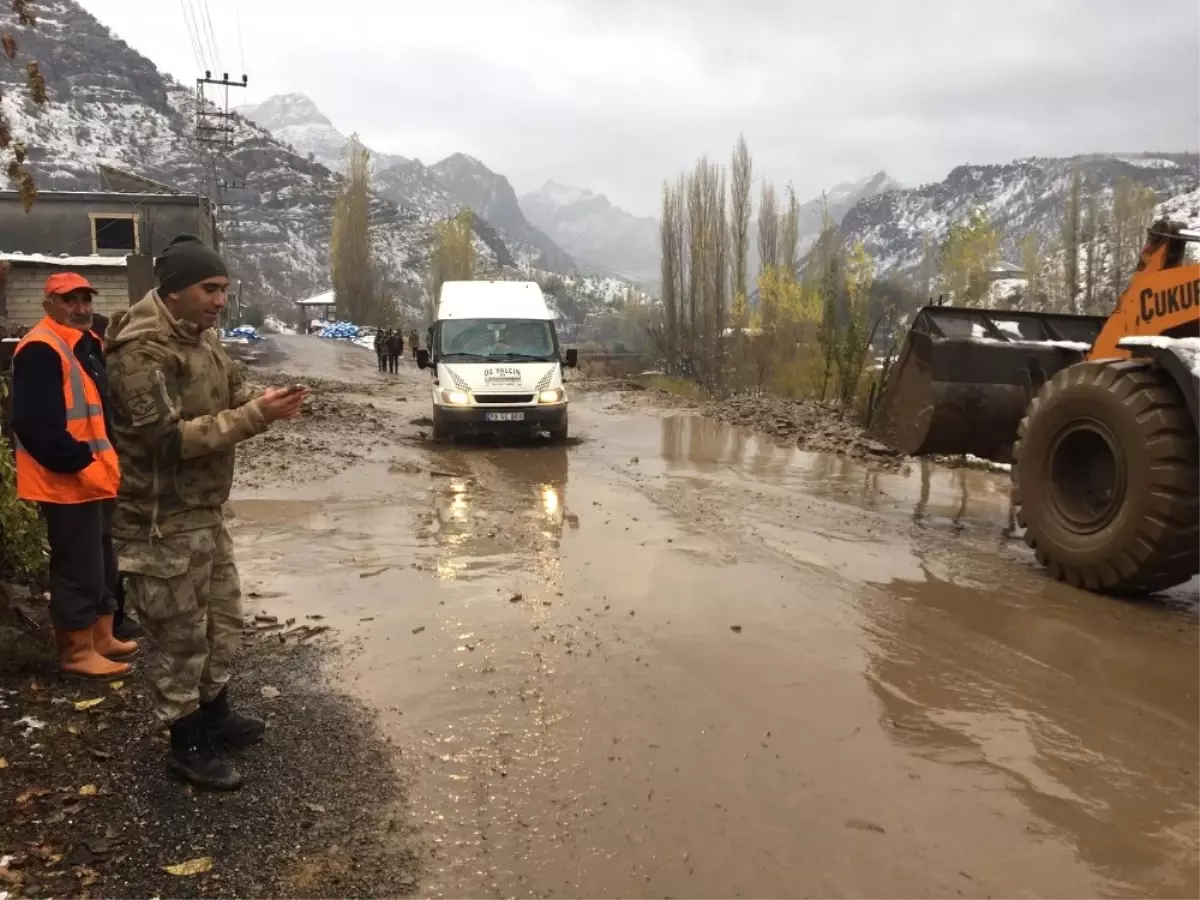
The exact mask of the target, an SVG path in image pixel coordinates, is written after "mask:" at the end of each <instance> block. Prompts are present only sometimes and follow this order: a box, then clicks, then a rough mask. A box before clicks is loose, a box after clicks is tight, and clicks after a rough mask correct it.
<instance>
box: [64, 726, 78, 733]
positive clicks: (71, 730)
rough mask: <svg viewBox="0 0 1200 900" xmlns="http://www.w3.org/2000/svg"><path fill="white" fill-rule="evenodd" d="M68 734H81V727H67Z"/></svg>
mask: <svg viewBox="0 0 1200 900" xmlns="http://www.w3.org/2000/svg"><path fill="white" fill-rule="evenodd" d="M67 734H79V726H78V725H68V726H67Z"/></svg>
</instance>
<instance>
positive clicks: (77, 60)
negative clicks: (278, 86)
mask: <svg viewBox="0 0 1200 900" xmlns="http://www.w3.org/2000/svg"><path fill="white" fill-rule="evenodd" d="M37 11H38V23H37V25H36V26H34V27H33V28H22V27H19V26H17V25H16V22H15V17H14V15H13V14H12V13H11V12H10V11H9V10H8V9H7V8H5V9H4V11H3V12H0V22H3V24H4V27H6V28H11V29H12V30H13V31H14V32H15V34H16V36H17V41H18V44H19V46H20V48H21V52H22V54H25V55H28V57H29V58H31V59H36V60H38V62H39V64H40V65H41V69H42V72H43V73H44V75H45V77H46V81H47V89H48V93H49V98H50V101H49V103H47V104H46V105H45V106H44V107H41V108H36V107H34V106H33V105H32V104H31V103H30V102H29V101H27V100H26V99H25V92H24V90H23V83H24V78H23V76H22V74H21V73H20V72H19V70H18V69H17V67H15V66H5V67H0V88H3V100H0V102H2V103H3V104H4V109H5V112H6V113H7V114H8V117H9V120H10V122H11V123H12V129H13V133H14V136H15V137H16V138H17V139H22V140H25V141H27V142H28V145H29V147H30V151H29V159H30V162H31V168H32V169H33V171H34V173H35V175H36V177H37V180H38V186H39V188H41V189H43V190H51V189H57V190H97V189H99V188H100V179H99V174H98V171H97V166H98V165H100V164H106V165H111V166H115V167H117V168H121V169H126V170H129V171H131V172H134V173H136V174H138V175H142V176H145V177H148V178H152V179H154V180H156V181H159V182H162V183H164V184H167V185H170V186H172V187H174V188H176V189H178V190H181V191H186V192H196V193H201V194H205V195H207V196H210V197H211V196H215V195H216V194H217V191H216V187H215V185H214V184H213V178H212V169H211V165H212V158H213V157H212V156H211V155H210V153H211V151H210V150H209V149H208V148H206V147H204V146H202V145H200V144H198V143H197V141H196V140H195V122H196V103H197V99H196V95H195V91H194V90H193V89H191V88H185V87H184V86H182V85H180V84H178V83H177V82H175V81H173V80H171V79H170V78H168V77H166V76H164V75H163V74H162V73H160V72H159V71H158V70H157V69H156V68H155V66H154V65H153V63H151V62H150V61H149V60H148V59H146V58H145V57H143V56H142V55H141V54H139V53H137V52H136V51H134V50H133V49H132V48H130V47H129V46H128V45H127V44H126V43H125V42H124V41H122V40H120V39H119V38H117V37H116V36H115V35H113V34H112V33H111V32H110V31H109V30H108V29H107V28H105V27H104V25H102V24H101V23H100V22H98V21H97V20H96V19H95V18H94V17H93V16H92V15H91V14H90V13H88V12H87V11H86V10H84V9H83V8H82V7H81V6H79V4H78V3H75V2H73V0H53V2H45V3H39V4H38V7H37ZM233 122H234V132H233V134H232V135H231V136H230V145H229V147H228V148H221V149H220V151H219V155H218V172H219V174H220V176H221V177H222V178H224V179H229V180H230V181H238V182H241V183H244V187H240V188H237V189H230V190H228V191H227V192H225V194H224V196H223V198H222V199H223V200H224V201H225V203H226V204H228V206H227V207H226V209H225V210H224V211H223V215H222V221H221V231H222V237H223V240H224V252H225V253H226V255H227V256H228V257H229V259H230V261H231V263H232V266H233V268H234V270H235V272H236V274H237V275H238V276H239V277H240V278H241V279H242V280H243V282H244V284H245V291H246V298H247V300H248V301H249V302H251V303H263V304H264V305H275V306H277V307H278V308H282V307H283V305H284V304H286V303H287V302H288V301H291V300H294V299H297V298H300V297H304V296H308V295H311V294H314V293H316V292H317V291H319V290H321V289H323V288H324V287H326V286H327V285H328V280H329V241H330V227H331V219H332V210H333V202H334V198H335V196H336V194H337V191H338V185H339V182H338V178H337V176H335V175H334V173H332V172H331V171H330V170H329V169H328V168H327V167H326V166H324V165H322V164H321V163H319V162H316V161H312V160H309V159H307V158H306V157H304V156H300V155H299V154H297V153H296V152H294V151H293V150H292V148H290V147H288V146H285V145H284V144H282V143H281V142H280V141H278V140H277V139H276V138H275V137H273V136H272V135H271V134H270V133H269V132H268V131H266V130H265V129H263V128H260V127H258V126H257V125H254V124H253V123H250V122H249V121H247V120H244V119H235V120H233ZM372 206H373V208H372V211H371V237H372V241H373V244H374V247H375V251H376V257H377V259H378V260H379V263H380V268H381V274H382V276H383V278H384V280H385V283H386V284H388V285H390V286H391V287H392V288H393V289H394V290H395V291H396V292H397V293H399V292H400V290H401V289H402V288H403V287H404V286H405V285H408V286H410V287H414V288H415V287H416V286H417V285H419V284H420V283H421V279H422V275H423V272H424V269H425V267H426V265H427V259H428V254H429V251H430V247H431V240H432V234H433V225H434V221H435V219H434V217H431V216H427V215H423V214H421V213H420V212H417V211H413V210H408V209H401V208H400V207H398V206H397V205H396V204H395V203H393V202H390V201H388V200H386V199H385V198H382V197H375V198H373V200H372ZM147 249H148V250H149V251H150V252H154V251H155V250H156V249H159V248H154V247H148V248H147Z"/></svg>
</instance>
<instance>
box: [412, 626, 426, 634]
mask: <svg viewBox="0 0 1200 900" xmlns="http://www.w3.org/2000/svg"><path fill="white" fill-rule="evenodd" d="M424 630H425V626H424V625H418V626H417V627H416V628H414V629H413V634H420V633H421V632H422V631H424Z"/></svg>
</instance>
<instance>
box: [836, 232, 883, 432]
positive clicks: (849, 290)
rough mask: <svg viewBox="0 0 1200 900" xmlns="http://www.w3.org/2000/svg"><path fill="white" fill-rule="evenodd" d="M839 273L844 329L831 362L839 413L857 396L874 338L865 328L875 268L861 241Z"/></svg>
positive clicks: (854, 247) (871, 330)
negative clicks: (836, 385)
mask: <svg viewBox="0 0 1200 900" xmlns="http://www.w3.org/2000/svg"><path fill="white" fill-rule="evenodd" d="M842 272H843V278H844V285H845V299H846V310H845V325H844V327H843V328H842V329H841V332H840V335H839V340H838V348H837V351H836V352H835V355H834V362H835V364H836V366H837V371H838V384H839V391H838V394H839V397H840V399H841V403H842V409H843V410H845V409H846V408H847V407H849V406H851V405H852V404H853V403H854V401H855V399H856V398H857V396H858V386H859V382H860V381H861V380H862V373H863V368H864V367H865V365H866V361H867V353H868V351H869V350H870V347H871V342H872V341H873V340H874V337H875V335H874V333H873V329H871V328H870V327H869V325H868V322H869V317H870V310H871V288H872V287H873V286H874V284H875V264H874V262H872V260H871V257H870V256H868V255H867V250H866V247H864V246H863V243H862V241H858V242H857V243H856V244H855V245H854V246H853V247H851V248H850V252H849V253H847V254H846V261H845V265H844V266H843V267H842Z"/></svg>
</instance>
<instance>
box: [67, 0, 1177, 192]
mask: <svg viewBox="0 0 1200 900" xmlns="http://www.w3.org/2000/svg"><path fill="white" fill-rule="evenodd" d="M82 2H83V5H84V6H85V7H86V8H87V9H89V10H90V11H91V12H92V13H93V14H95V15H96V16H97V17H98V18H99V19H100V20H101V21H102V22H104V23H105V24H106V25H108V26H109V27H111V28H112V29H113V30H114V31H115V32H116V33H117V34H118V35H119V36H120V37H122V38H124V39H125V40H126V41H127V42H128V43H129V44H130V45H131V46H133V47H134V48H135V49H137V50H138V51H140V52H141V53H143V54H145V55H146V56H148V57H149V58H150V59H152V60H153V61H154V62H155V63H156V64H157V65H158V66H159V67H160V68H161V69H164V70H166V71H167V72H169V73H170V74H172V75H174V76H175V77H176V78H178V79H179V80H181V81H183V82H184V83H189V84H190V83H191V82H192V80H193V79H194V78H195V77H196V75H197V64H196V62H195V59H194V54H193V50H192V46H191V43H190V42H189V37H188V31H187V28H186V26H185V16H184V12H183V9H184V7H185V6H186V5H188V4H190V5H192V6H194V7H202V6H204V5H207V7H208V11H209V17H210V19H211V21H212V26H213V30H214V32H215V35H216V38H217V41H216V42H217V44H218V45H219V49H220V53H221V58H222V63H223V68H224V69H227V70H228V71H229V72H230V73H231V74H235V75H240V74H241V72H242V63H241V52H240V50H239V29H238V25H237V23H238V18H239V7H240V20H241V30H240V31H241V38H242V43H243V44H244V48H245V69H246V74H248V75H249V77H250V89H249V91H248V92H247V93H246V95H245V97H244V102H257V101H261V100H265V99H266V98H267V97H269V96H271V95H272V94H277V93H289V92H300V93H304V94H307V95H309V96H310V97H312V98H313V100H315V101H316V103H317V105H318V106H319V107H320V108H321V109H322V110H323V111H324V112H325V114H326V115H327V116H328V117H329V118H330V119H331V120H332V121H333V123H334V125H336V126H337V127H338V128H339V129H341V130H342V131H343V132H346V133H349V132H351V131H355V130H357V131H358V132H359V133H360V134H361V135H362V137H363V140H364V141H365V143H367V145H368V146H371V147H373V148H375V149H377V150H381V151H386V152H390V153H399V154H403V155H405V156H416V157H419V158H420V159H422V160H423V161H425V162H427V163H430V162H435V161H436V160H438V159H440V158H441V157H443V156H445V155H447V154H449V153H453V152H455V151H461V152H464V153H469V154H470V155H472V156H476V157H478V158H479V159H481V160H483V161H484V162H485V163H486V164H487V165H489V166H490V167H491V168H493V169H494V170H496V171H498V172H502V173H503V174H505V175H507V176H508V177H509V179H510V180H511V181H512V183H513V185H514V187H515V188H516V189H517V191H518V193H521V192H523V191H526V190H531V189H534V188H536V187H538V186H540V185H541V184H542V183H543V182H544V181H546V180H547V179H553V180H556V181H560V182H564V183H567V184H573V185H577V186H580V187H586V188H590V189H592V190H596V191H602V192H604V193H606V194H608V196H609V198H610V199H612V200H613V202H614V203H617V204H618V205H620V206H622V207H624V208H626V209H629V210H630V211H632V212H638V213H649V212H653V211H654V210H655V209H656V207H657V202H658V191H659V185H660V184H661V182H662V179H663V178H664V177H666V176H670V175H673V174H674V173H676V172H677V171H679V170H680V169H682V168H684V167H686V166H689V165H690V164H691V163H692V162H693V161H694V160H695V159H696V158H697V157H698V156H699V155H701V154H703V153H708V154H714V155H719V156H721V157H723V158H724V157H725V156H726V155H727V153H728V150H729V148H730V146H731V145H732V144H733V142H734V141H735V140H736V138H737V135H738V133H739V132H744V133H745V135H746V139H747V141H748V142H749V144H750V149H751V152H752V153H753V155H754V159H755V164H756V174H766V175H767V176H769V177H771V178H772V179H774V180H775V181H776V182H777V183H778V184H780V185H782V184H784V183H786V182H787V181H789V180H790V181H792V182H793V183H794V184H795V186H796V189H797V191H798V193H799V194H800V195H801V197H803V198H807V197H809V196H813V195H815V194H817V193H819V192H820V191H821V190H822V189H823V188H826V187H829V186H832V185H833V184H835V183H837V182H839V181H845V180H853V179H857V178H860V177H862V176H864V175H867V174H870V173H871V172H873V171H876V170H879V169H886V170H887V171H888V172H889V173H890V174H891V175H892V176H893V177H895V178H898V179H900V180H901V181H903V182H905V183H907V184H918V183H922V182H927V181H933V180H940V179H941V178H943V177H944V176H945V175H946V173H947V172H948V171H949V170H950V169H951V168H953V167H954V166H955V165H958V164H960V163H965V162H972V163H988V162H1007V161H1009V160H1011V159H1014V158H1016V157H1021V156H1031V155H1068V154H1074V153H1087V152H1096V151H1140V150H1194V149H1196V148H1197V146H1198V145H1200V78H1198V77H1197V57H1198V54H1200V3H1197V2H1196V0H1148V2H1142V0H1123V2H1122V0H1078V2H1055V0H1006V2H999V0H990V2H981V0H842V2H836V0H835V2H830V0H821V2H810V0H792V2H788V0H504V2H500V0H494V2H484V0H475V2H471V0H429V2H413V0H376V2H366V0H180V2H174V0H82Z"/></svg>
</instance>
